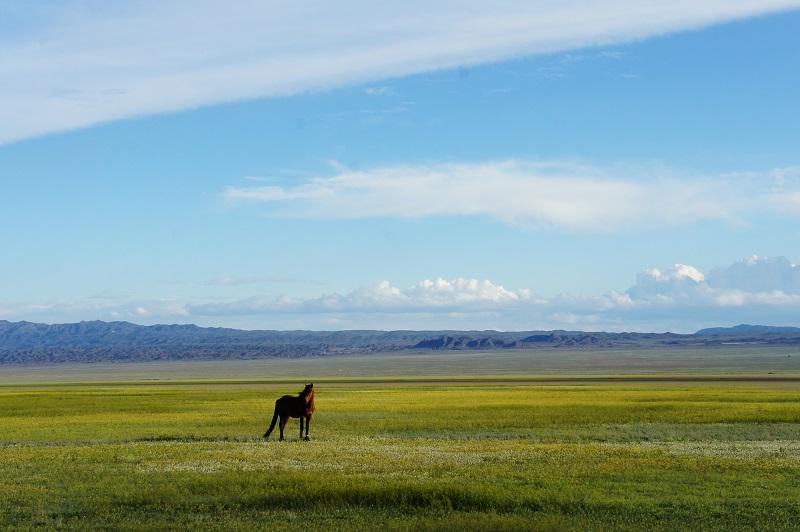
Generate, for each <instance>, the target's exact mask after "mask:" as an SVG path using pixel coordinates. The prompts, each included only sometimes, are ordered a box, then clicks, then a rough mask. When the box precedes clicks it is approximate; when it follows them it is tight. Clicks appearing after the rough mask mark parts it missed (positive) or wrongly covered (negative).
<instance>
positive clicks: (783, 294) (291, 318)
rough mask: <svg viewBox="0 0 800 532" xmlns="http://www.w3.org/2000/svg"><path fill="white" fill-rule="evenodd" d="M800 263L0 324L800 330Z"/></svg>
mask: <svg viewBox="0 0 800 532" xmlns="http://www.w3.org/2000/svg"><path fill="white" fill-rule="evenodd" d="M799 268H800V267H798V266H797V265H793V264H792V263H791V262H790V261H788V260H786V259H784V258H782V257H776V258H762V257H750V258H748V259H745V260H743V261H740V262H737V263H734V264H732V265H730V266H728V267H726V268H720V269H717V270H713V271H711V272H709V273H708V274H704V273H702V272H700V271H699V270H698V269H696V268H694V267H692V266H689V265H686V264H676V265H674V266H672V267H669V268H662V269H655V268H651V269H647V270H644V271H643V272H641V273H640V274H639V275H638V276H637V277H636V282H635V283H634V285H633V286H631V287H630V288H629V289H628V290H627V291H626V292H624V293H620V292H614V291H609V292H607V293H605V294H601V295H570V294H558V295H549V296H546V295H540V294H535V293H534V292H533V291H531V290H529V289H524V288H509V287H506V286H503V285H501V284H499V283H497V282H494V281H490V280H478V279H466V278H456V279H442V278H434V279H425V280H422V281H420V282H418V283H416V284H413V285H411V286H408V287H398V286H395V285H393V284H392V283H390V282H389V281H379V282H376V283H373V284H371V285H367V286H363V287H360V288H356V289H354V290H352V291H350V292H347V293H344V294H339V293H329V294H324V295H321V296H319V297H312V298H297V297H291V296H287V295H280V296H253V297H249V298H245V299H240V300H231V299H218V300H209V299H206V300H202V299H198V300H192V301H181V300H176V299H149V300H133V299H131V300H116V299H109V300H105V299H103V300H98V299H96V298H87V299H86V300H84V301H77V302H55V303H46V304H8V303H7V304H2V303H0V319H9V320H19V319H29V320H32V321H51V322H52V321H57V322H64V321H78V320H82V319H106V320H120V319H126V320H134V321H138V322H144V323H164V322H183V323H193V322H194V323H199V324H204V325H216V326H219V325H228V326H233V327H243V326H245V327H249V328H295V329H297V328H302V329H309V328H330V327H332V326H335V327H336V328H367V327H375V328H384V329H402V328H416V329H436V328H453V329H464V328H478V329H517V330H530V329H548V328H560V327H570V328H584V329H592V330H640V331H641V330H644V331H647V330H649V331H664V330H673V331H676V332H690V331H693V330H696V329H699V328H702V327H705V326H715V325H732V324H735V323H741V322H750V323H763V324H773V325H791V324H795V325H798V324H800V323H799V322H798V318H797V317H798V316H800V284H798V282H797V272H798V269H799Z"/></svg>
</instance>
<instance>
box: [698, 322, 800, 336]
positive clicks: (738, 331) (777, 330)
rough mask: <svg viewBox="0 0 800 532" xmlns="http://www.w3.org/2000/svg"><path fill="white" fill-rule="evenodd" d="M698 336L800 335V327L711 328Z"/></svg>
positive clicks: (750, 326)
mask: <svg viewBox="0 0 800 532" xmlns="http://www.w3.org/2000/svg"><path fill="white" fill-rule="evenodd" d="M695 334H696V335H698V336H721V335H728V336H742V335H745V336H751V335H764V334H789V335H794V334H800V327H773V326H771V325H746V324H741V325H736V326H735V327H711V328H708V329H700V330H699V331H697V332H696V333H695Z"/></svg>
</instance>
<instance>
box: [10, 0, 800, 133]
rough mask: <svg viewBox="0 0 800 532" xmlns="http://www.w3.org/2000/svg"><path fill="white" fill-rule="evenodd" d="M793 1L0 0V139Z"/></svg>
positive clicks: (732, 15)
mask: <svg viewBox="0 0 800 532" xmlns="http://www.w3.org/2000/svg"><path fill="white" fill-rule="evenodd" d="M798 6H800V2H798V0H703V1H698V0H674V1H672V2H652V1H647V2H643V1H641V0H603V1H600V0H569V1H564V2H550V1H536V2H513V1H503V2H500V3H497V2H491V3H481V2H472V1H469V0H445V1H442V2H433V3H432V2H419V1H416V0H415V1H411V2H396V3H387V2H379V3H375V2H361V1H358V0H346V1H341V2H323V1H312V2H279V1H274V0H273V1H263V2H252V1H247V2H221V1H219V0H176V1H170V2H156V1H153V0H138V1H134V2H124V3H123V2H106V3H97V2H85V1H83V0H67V1H65V2H55V3H53V2H51V3H43V4H41V5H40V4H38V3H37V4H36V5H35V7H34V5H33V3H31V2H24V1H22V0H19V1H18V2H14V1H12V2H6V3H5V4H4V7H3V9H4V16H5V18H6V20H5V21H4V22H5V24H4V28H5V31H4V35H2V36H0V79H2V80H3V83H2V84H0V101H2V102H3V103H4V105H2V106H0V144H2V143H7V142H12V141H15V140H19V139H23V138H26V137H31V136H35V135H41V134H45V133H50V132H55V131H64V130H69V129H74V128H79V127H85V126H89V125H92V124H97V123H101V122H105V121H109V120H115V119H121V118H126V117H131V116H139V115H146V114H153V113H160V112H166V111H176V110H181V109H190V108H194V107H199V106H204V105H209V104H215V103H220V102H228V101H235V100H243V99H252V98H259V97H270V96H279V95H287V94H294V93H298V92H303V91H308V90H320V89H326V88H329V87H335V86H340V85H343V84H351V83H360V82H369V81H374V80H380V79H386V78H390V77H398V76H403V75H407V74H413V73H419V72H425V71H431V70H436V69H444V68H451V67H457V66H460V65H471V64H477V63H484V62H491V61H497V60H502V59H508V58H514V57H519V56H523V55H530V54H542V53H551V52H556V51H561V50H567V49H573V48H579V47H586V46H594V45H608V44H611V43H620V42H625V41H630V40H634V39H642V38H646V37H650V36H653V35H660V34H664V33H668V32H673V31H680V30H686V29H692V28H699V27H703V26H707V25H711V24H717V23H722V22H726V21H730V20H734V19H739V18H743V17H750V16H755V15H761V14H765V13H771V12H775V11H779V10H784V9H791V8H796V7H798Z"/></svg>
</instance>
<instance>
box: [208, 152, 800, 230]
mask: <svg viewBox="0 0 800 532" xmlns="http://www.w3.org/2000/svg"><path fill="white" fill-rule="evenodd" d="M791 193H800V180H798V179H796V178H792V179H786V178H785V176H784V174H776V171H770V172H765V173H763V174H758V173H750V174H739V175H721V176H710V177H698V176H689V175H682V174H681V173H679V172H668V171H666V170H664V169H663V168H660V167H645V166H641V167H632V166H630V165H628V166H624V165H618V166H612V167H608V168H599V167H596V166H592V165H588V164H577V163H571V162H563V161H519V160H508V161H496V162H485V163H450V164H434V165H417V166H412V165H401V166H388V167H378V168H372V169H366V170H347V169H340V170H339V172H338V173H337V174H336V175H333V176H323V177H317V178H314V179H311V180H308V181H306V182H303V183H301V184H298V185H294V186H277V185H267V186H244V187H228V188H227V189H225V190H224V191H223V192H222V197H223V198H224V199H225V200H227V201H229V202H233V203H258V204H264V205H266V206H268V207H269V208H270V209H271V211H270V212H272V213H273V214H274V215H278V216H291V217H309V218H371V217H401V218H417V217H426V216H436V215H462V216H487V217H491V218H495V219H498V220H501V221H503V222H507V223H512V224H518V225H524V226H532V227H542V226H551V227H560V228H566V229H569V230H575V231H592V232H597V231H610V230H615V229H620V228H630V227H640V228H641V227H654V226H656V227H657V226H665V225H667V226H668V225H679V224H688V223H692V222H698V221H701V220H724V221H727V222H731V223H742V222H744V221H745V220H746V219H747V216H748V215H750V214H752V213H754V212H763V211H769V212H775V211H778V210H780V209H781V207H780V205H779V204H778V203H776V200H775V198H776V197H778V196H780V197H785V196H786V195H787V194H791ZM799 212H800V211H799Z"/></svg>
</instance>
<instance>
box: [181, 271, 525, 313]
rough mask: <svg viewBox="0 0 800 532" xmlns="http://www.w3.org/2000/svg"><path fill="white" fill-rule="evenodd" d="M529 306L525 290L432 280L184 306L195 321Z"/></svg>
mask: <svg viewBox="0 0 800 532" xmlns="http://www.w3.org/2000/svg"><path fill="white" fill-rule="evenodd" d="M535 301H536V300H535V299H534V298H533V296H532V294H531V292H530V290H527V289H520V290H516V291H514V290H509V289H507V288H505V287H503V286H501V285H499V284H495V283H493V282H491V281H489V280H478V279H464V278H458V279H453V280H447V279H442V278H437V279H433V280H431V279H425V280H423V281H420V282H419V283H417V284H416V285H414V286H412V287H410V288H407V289H400V288H398V287H396V286H393V285H392V284H391V283H390V282H389V281H378V282H376V283H374V284H372V285H369V286H365V287H361V288H357V289H355V290H353V291H351V292H349V293H347V294H335V293H334V294H326V295H323V296H321V297H318V298H312V299H296V298H289V297H285V296H281V297H276V298H270V297H252V298H247V299H243V300H240V301H234V302H224V303H219V302H217V303H204V304H197V305H190V306H189V307H188V311H189V312H191V313H192V314H199V315H220V314H221V315H226V314H232V313H233V314H271V313H280V312H297V313H337V312H347V313H353V312H359V313H363V312H425V311H432V310H435V311H437V312H443V311H462V312H463V311H477V310H496V309H499V308H508V307H510V306H514V305H518V304H521V303H532V302H535Z"/></svg>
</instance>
